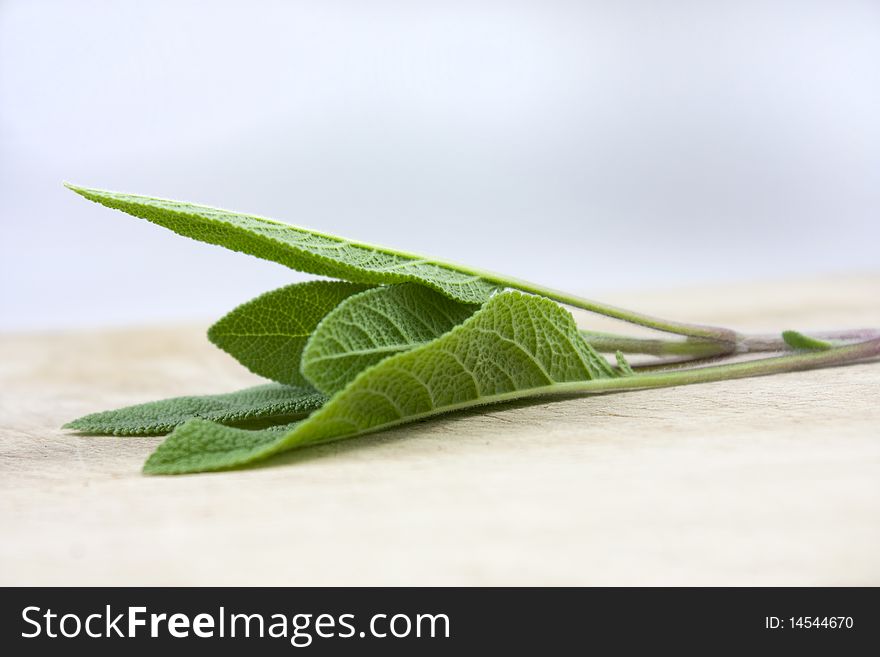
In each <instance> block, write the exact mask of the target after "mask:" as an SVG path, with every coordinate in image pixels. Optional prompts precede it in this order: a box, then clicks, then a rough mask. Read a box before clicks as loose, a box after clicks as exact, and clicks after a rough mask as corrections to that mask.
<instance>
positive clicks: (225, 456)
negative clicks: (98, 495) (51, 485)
mask: <svg viewBox="0 0 880 657" xmlns="http://www.w3.org/2000/svg"><path fill="white" fill-rule="evenodd" d="M610 378H616V377H615V372H614V370H613V369H612V368H611V366H610V365H609V364H608V362H607V361H606V360H605V359H604V358H602V357H601V356H600V355H599V354H597V353H596V352H595V351H594V350H593V349H592V347H590V346H589V345H588V344H587V343H586V342H585V341H584V340H583V339H582V338H581V336H580V335H579V333H578V329H577V326H575V323H574V319H573V318H572V316H571V314H570V313H568V311H566V310H564V309H563V308H562V307H560V306H559V305H557V304H555V303H553V302H552V301H549V300H547V299H544V298H541V297H536V296H530V295H526V294H522V293H519V292H505V293H502V294H498V295H495V296H494V297H492V299H490V300H489V301H488V302H487V303H486V304H485V305H484V306H483V308H481V309H480V310H478V311H477V312H476V313H475V314H474V315H472V316H471V317H470V318H469V319H468V320H466V321H465V322H464V323H463V324H460V325H459V326H457V327H456V328H454V329H453V330H452V331H450V332H448V333H446V334H444V335H443V336H441V337H439V338H437V339H436V340H433V341H432V342H429V343H427V344H425V345H423V346H421V347H416V348H414V349H410V350H409V351H404V352H402V353H399V354H397V355H395V356H391V357H390V358H386V359H385V360H382V361H381V362H379V363H378V364H377V365H374V366H373V367H371V368H369V369H366V370H364V371H362V372H361V373H360V374H359V375H358V376H357V377H356V378H355V379H354V381H352V382H351V383H350V384H349V385H348V386H346V387H345V388H344V389H343V390H341V391H340V392H338V393H337V394H336V395H335V396H334V397H332V398H331V400H330V401H329V402H327V404H325V405H324V406H323V407H322V408H321V409H320V410H318V411H316V412H315V413H313V414H312V415H311V416H309V417H308V418H307V419H306V420H304V421H303V422H301V423H300V424H299V425H297V426H296V427H295V428H294V429H293V430H292V431H290V432H288V433H283V434H281V435H279V433H277V432H270V431H243V430H240V429H231V428H228V427H223V426H221V425H218V424H215V423H212V422H206V421H204V420H192V421H190V422H187V423H186V424H184V425H182V426H181V427H178V428H177V429H176V430H175V431H174V432H173V433H172V434H171V435H170V436H169V437H168V438H167V439H166V440H165V442H164V443H162V444H161V445H160V446H159V447H158V448H157V449H156V451H155V452H154V453H153V454H152V455H151V456H150V458H149V459H148V460H147V462H146V464H145V465H144V472H147V473H151V474H179V473H184V472H201V471H209V470H222V469H228V468H234V467H240V466H243V465H247V464H249V463H252V462H254V461H258V460H260V459H264V458H266V457H268V456H271V455H273V454H276V453H278V452H282V451H285V450H289V449H293V448H297V447H302V446H305V445H313V444H318V443H324V442H329V441H333V440H340V439H343V438H352V437H354V436H359V435H363V434H366V433H372V432H375V431H379V430H382V429H385V428H388V427H393V426H396V425H400V424H404V423H407V422H412V421H415V420H419V419H422V418H426V417H430V416H432V415H437V414H440V413H444V412H447V411H454V410H460V409H464V408H468V407H473V406H479V405H483V404H489V403H492V402H497V401H505V400H510V399H516V398H520V397H526V396H530V395H533V394H549V393H552V392H553V387H554V385H556V384H559V383H563V382H571V381H584V380H590V379H610ZM618 380H619V379H618Z"/></svg>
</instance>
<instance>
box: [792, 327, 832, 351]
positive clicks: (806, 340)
mask: <svg viewBox="0 0 880 657" xmlns="http://www.w3.org/2000/svg"><path fill="white" fill-rule="evenodd" d="M782 339H783V340H785V344H787V345H788V346H789V347H791V348H792V349H811V350H815V349H821V350H824V349H831V348H832V347H833V346H834V345H833V344H831V343H830V342H825V340H817V339H816V338H811V337H810V336H808V335H804V334H803V333H798V332H797V331H783V332H782Z"/></svg>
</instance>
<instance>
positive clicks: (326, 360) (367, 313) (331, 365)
mask: <svg viewBox="0 0 880 657" xmlns="http://www.w3.org/2000/svg"><path fill="white" fill-rule="evenodd" d="M478 308H479V306H476V305H472V304H465V303H461V302H459V301H454V300H452V299H449V298H448V297H445V296H443V295H442V294H440V293H439V292H435V291H434V290H431V289H429V288H426V287H423V286H421V285H417V284H415V283H403V284H401V285H389V286H383V287H377V288H373V289H370V290H367V291H366V292H361V293H360V294H356V295H354V296H351V297H349V298H347V299H346V300H345V301H343V302H342V303H340V304H339V306H337V307H336V308H334V309H333V310H332V311H330V313H329V314H328V315H327V316H326V317H325V318H324V319H323V320H322V321H321V323H320V324H319V325H318V327H317V328H316V329H315V331H314V333H313V334H312V337H311V338H309V341H308V343H307V344H306V347H305V349H304V350H303V355H302V373H303V375H304V376H305V378H306V379H308V381H309V382H310V383H311V384H312V385H314V386H315V388H317V389H318V390H320V391H321V392H323V393H325V394H328V395H332V394H333V393H335V392H337V391H339V390H341V389H342V388H344V387H345V386H346V385H347V384H348V383H349V381H351V380H352V379H354V378H355V377H356V376H357V375H358V373H360V372H361V370H365V369H366V368H368V367H370V366H372V365H375V364H376V363H378V362H379V361H381V360H383V359H385V358H388V357H389V356H393V355H394V354H397V353H400V352H401V351H407V350H409V349H412V348H414V347H417V346H420V345H422V344H425V343H426V342H430V341H431V340H434V339H435V338H439V337H440V336H441V335H443V334H444V333H446V332H448V331H451V330H452V329H453V328H455V327H456V326H458V325H459V324H461V323H462V322H463V321H464V320H466V319H467V318H468V317H470V316H471V315H473V314H474V312H476V311H477V309H478Z"/></svg>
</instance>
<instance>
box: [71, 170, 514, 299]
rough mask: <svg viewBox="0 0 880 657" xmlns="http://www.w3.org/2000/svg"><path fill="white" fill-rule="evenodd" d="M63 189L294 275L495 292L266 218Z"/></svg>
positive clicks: (467, 276)
mask: <svg viewBox="0 0 880 657" xmlns="http://www.w3.org/2000/svg"><path fill="white" fill-rule="evenodd" d="M68 188H69V189H71V190H73V191H74V192H76V193H77V194H79V195H80V196H83V197H85V198H87V199H89V200H90V201H94V202H95V203H100V204H101V205H104V206H107V207H109V208H115V209H117V210H121V211H123V212H126V213H128V214H131V215H134V216H135V217H141V218H143V219H146V220H147V221H150V222H152V223H154V224H157V225H159V226H163V227H165V228H168V229H169V230H172V231H174V232H175V233H177V234H179V235H183V236H185V237H190V238H192V239H195V240H199V241H201V242H207V243H209V244H216V245H218V246H223V247H226V248H227V249H232V250H233V251H240V252H242V253H247V254H249V255H252V256H256V257H258V258H262V259H263V260H271V261H273V262H277V263H280V264H282V265H286V266H287V267H290V268H291V269H296V270H297V271H303V272H308V273H310V274H317V275H319V276H327V277H329V278H340V279H343V280H348V281H354V282H357V283H373V284H390V283H405V282H415V283H421V284H423V285H426V286H428V287H430V288H432V289H435V290H437V291H439V292H442V293H443V294H445V295H446V296H448V297H450V298H452V299H456V300H458V301H463V302H465V303H483V302H484V301H486V300H487V299H488V298H489V297H490V296H491V295H492V293H493V292H495V291H496V290H497V289H498V287H497V286H496V285H495V284H493V283H490V282H488V281H486V280H484V279H483V278H481V277H480V276H478V275H476V274H474V273H472V272H469V271H467V270H465V269H464V268H462V267H459V266H456V265H451V264H446V263H440V262H437V261H434V260H431V259H428V258H425V257H422V256H418V255H414V254H410V253H404V252H400V251H395V250H393V249H388V248H385V247H380V246H373V245H369V244H364V243H359V242H354V241H350V240H346V239H343V238H341V237H335V236H333V235H326V234H323V233H319V232H317V231H313V230H308V229H305V228H299V227H297V226H292V225H290V224H285V223H281V222H279V221H273V220H271V219H264V218H261V217H255V216H252V215H247V214H240V213H238V212H230V211H227V210H219V209H216V208H210V207H206V206H203V205H194V204H192V203H183V202H180V201H169V200H165V199H158V198H152V197H149V196H138V195H134V194H123V193H119V192H108V191H103V190H98V189H88V188H85V187H77V186H74V185H68Z"/></svg>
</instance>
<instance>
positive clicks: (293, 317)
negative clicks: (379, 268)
mask: <svg viewBox="0 0 880 657" xmlns="http://www.w3.org/2000/svg"><path fill="white" fill-rule="evenodd" d="M366 289H368V288H367V287H366V286H364V285H357V284H355V283H345V282H343V281H311V282H309V283H296V284H294V285H288V286H286V287H282V288H280V289H278V290H273V291H272V292H267V293H266V294H262V295H260V296H258V297H257V298H256V299H253V300H251V301H248V302H247V303H245V304H242V305H240V306H239V307H238V308H236V309H235V310H233V311H232V312H230V313H229V314H228V315H226V316H225V317H223V318H222V319H221V320H219V321H218V322H217V323H216V324H214V325H213V326H212V327H211V328H210V329H208V338H209V339H210V340H211V342H213V343H214V344H215V345H217V346H218V347H220V348H221V349H223V350H224V351H225V352H227V353H228V354H229V355H231V356H232V357H233V358H235V359H236V360H238V362H240V363H241V364H242V365H244V366H245V367H247V368H248V369H249V370H250V371H251V372H253V373H254V374H259V375H260V376H265V377H266V378H267V379H272V380H274V381H278V382H279V383H287V384H291V385H307V384H308V382H307V381H306V379H305V378H304V377H303V375H302V374H300V356H301V355H302V351H303V347H305V345H306V341H307V340H308V339H309V336H310V335H311V334H312V332H313V331H314V330H315V327H316V326H317V325H318V322H320V321H321V320H322V319H323V318H324V316H325V315H326V314H327V313H329V312H330V311H331V310H333V309H334V308H336V306H338V305H339V303H340V302H342V301H343V300H344V299H347V298H348V297H350V296H351V295H352V294H356V293H358V292H363V291H364V290H366Z"/></svg>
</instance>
